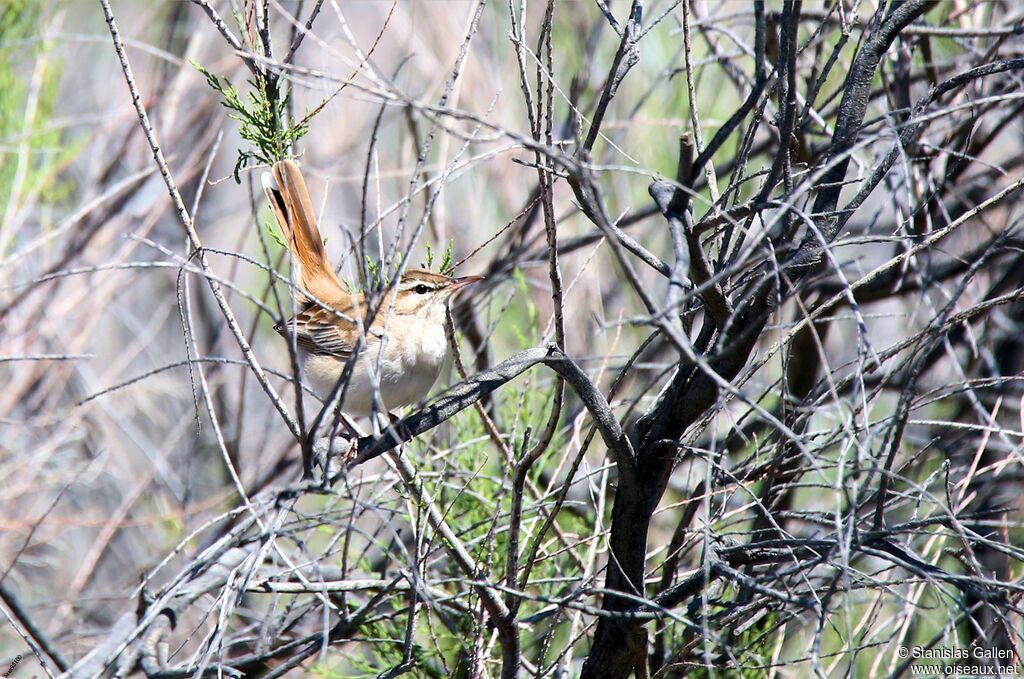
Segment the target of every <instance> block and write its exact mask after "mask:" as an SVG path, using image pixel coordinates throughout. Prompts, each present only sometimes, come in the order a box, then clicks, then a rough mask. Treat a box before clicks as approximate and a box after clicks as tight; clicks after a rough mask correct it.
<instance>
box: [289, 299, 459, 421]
mask: <svg viewBox="0 0 1024 679" xmlns="http://www.w3.org/2000/svg"><path fill="white" fill-rule="evenodd" d="M389 325H391V324H389ZM401 325H406V327H404V328H400V327H398V326H401ZM388 334H389V336H390V337H391V339H390V340H389V341H388V342H386V343H385V349H384V355H383V356H379V351H380V345H379V343H377V342H374V343H373V344H372V345H371V347H370V348H369V349H367V350H364V351H363V353H362V355H361V356H360V358H359V360H358V361H357V362H356V366H355V369H354V370H353V372H352V377H351V379H350V380H349V384H348V389H347V390H346V392H345V403H344V406H343V408H342V409H343V410H344V411H345V413H347V414H348V415H351V416H353V417H365V416H367V415H369V414H370V412H371V408H372V403H373V387H374V382H375V381H376V380H375V379H374V375H376V376H377V377H378V378H379V385H380V395H381V398H382V399H383V402H384V406H385V407H386V408H387V409H388V410H389V411H393V410H396V409H398V408H401V407H402V406H407V405H411V404H413V403H417V402H418V401H420V400H422V399H423V398H424V397H425V396H426V395H427V393H428V392H429V391H430V388H431V387H432V386H433V385H434V382H435V381H436V380H437V376H438V375H439V374H440V372H441V367H442V366H443V365H444V360H445V358H446V357H447V355H448V341H447V338H446V337H445V333H444V328H443V327H440V326H438V325H436V324H433V323H430V324H423V323H416V322H415V321H413V320H412V319H410V321H408V322H406V323H395V325H394V326H391V327H390V332H389V333H388ZM396 337H405V338H406V341H403V342H398V341H395V338H396ZM304 368H305V372H306V377H307V378H308V380H309V383H310V386H311V387H312V388H313V390H314V391H315V392H316V393H317V395H319V396H320V397H321V398H322V399H326V398H327V396H329V395H330V393H331V390H332V389H333V388H334V385H335V384H336V383H337V381H338V379H339V378H340V377H341V373H342V370H343V368H344V361H342V360H339V359H338V358H336V357H334V356H323V355H315V354H310V355H307V356H306V358H305V361H304Z"/></svg>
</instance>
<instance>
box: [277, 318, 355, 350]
mask: <svg viewBox="0 0 1024 679" xmlns="http://www.w3.org/2000/svg"><path fill="white" fill-rule="evenodd" d="M339 313H342V314H343V313H344V312H333V311H330V310H328V309H325V308H323V307H321V306H317V305H313V306H310V307H308V308H307V309H305V310H303V311H301V312H300V313H298V314H296V315H295V316H293V317H292V318H290V319H288V321H286V322H284V323H279V324H278V325H277V326H275V328H274V329H275V330H277V331H278V332H279V333H280V334H281V335H283V336H284V337H285V338H286V339H290V336H291V335H292V334H294V335H295V343H296V345H297V346H298V347H299V348H300V349H304V350H305V351H308V352H310V353H312V354H329V355H331V356H337V357H339V358H342V359H347V358H348V357H349V356H351V355H352V350H353V349H354V348H355V344H356V337H357V332H358V331H357V330H356V326H355V324H354V323H352V322H350V321H349V320H347V319H345V318H339V316H338V314H339Z"/></svg>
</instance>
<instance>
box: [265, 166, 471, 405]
mask: <svg viewBox="0 0 1024 679" xmlns="http://www.w3.org/2000/svg"><path fill="white" fill-rule="evenodd" d="M271 169H272V172H273V176H271V175H270V173H264V175H263V177H262V184H263V188H264V192H265V193H266V195H267V199H268V200H269V201H270V207H271V210H272V211H273V213H274V216H275V217H276V219H277V223H278V225H279V226H280V229H281V233H282V235H283V236H284V240H285V241H286V242H287V244H288V248H289V250H290V251H291V255H292V259H293V261H294V264H295V266H296V267H297V269H298V283H299V284H298V286H297V288H296V290H295V302H296V307H297V309H298V313H297V314H295V316H293V317H292V318H290V319H287V320H285V321H282V322H280V323H278V324H277V325H276V326H275V328H274V329H275V330H277V332H278V333H280V334H281V335H282V336H284V337H285V338H286V339H288V340H289V341H291V340H292V338H294V341H295V346H296V348H297V349H298V354H299V360H300V364H301V367H302V369H303V371H304V373H305V376H306V377H307V378H308V382H309V384H310V386H311V387H312V389H313V391H314V392H315V393H316V394H317V395H318V396H319V397H320V398H321V399H324V400H326V399H327V398H328V396H329V395H330V394H331V392H332V391H333V390H334V388H335V386H336V385H337V383H338V381H339V380H340V379H341V377H342V374H343V371H344V369H345V365H346V363H347V362H348V361H349V360H350V358H351V357H352V355H353V353H354V352H356V351H357V350H358V356H357V358H356V360H355V365H354V367H353V370H352V373H351V376H350V378H349V381H348V385H347V387H346V388H345V397H344V400H343V402H342V404H341V410H342V412H344V413H345V414H346V415H348V416H350V417H366V416H370V415H371V414H372V413H373V412H380V413H388V414H390V413H391V412H392V411H393V410H395V409H398V408H401V407H403V406H408V405H412V404H414V403H418V402H420V401H421V400H423V399H424V398H425V397H426V395H427V394H428V393H429V392H430V389H431V388H432V387H433V385H434V382H436V381H437V378H438V375H439V374H440V372H441V368H442V366H443V364H444V361H445V359H446V358H447V356H448V353H449V347H448V339H447V334H446V333H445V319H446V317H447V309H448V303H449V302H450V301H451V300H452V299H453V298H454V297H455V296H456V295H458V294H460V293H462V292H463V291H465V290H466V289H467V288H469V287H470V286H471V285H472V284H474V283H476V282H477V281H480V280H482V279H483V277H482V276H463V277H459V278H453V277H450V276H446V275H444V274H440V273H436V272H433V271H429V270H426V269H409V270H406V271H405V273H403V274H402V276H401V278H400V279H399V280H398V281H397V283H395V284H393V285H392V286H390V288H391V289H390V291H388V292H386V294H385V296H384V297H383V301H382V302H381V303H380V306H379V309H378V311H377V313H376V314H375V315H374V317H373V318H372V320H371V319H368V318H367V312H368V310H369V309H368V302H367V299H366V295H365V294H364V293H362V292H355V291H353V290H350V289H347V288H346V287H345V286H344V285H342V284H341V281H340V280H339V279H338V277H337V275H336V274H335V272H334V268H333V267H332V266H331V262H330V259H329V258H328V255H327V249H326V247H325V246H324V241H323V238H322V236H321V233H320V228H319V226H318V225H317V219H316V215H315V213H314V211H313V203H312V201H311V200H310V196H309V190H308V189H307V188H306V182H305V180H304V179H303V177H302V172H301V171H300V169H299V165H298V163H296V162H295V161H293V160H281V161H278V162H276V163H274V165H273V166H272V168H271ZM368 320H369V323H367V321H368ZM360 338H362V341H361V342H360V341H359V340H360ZM392 418H393V416H392Z"/></svg>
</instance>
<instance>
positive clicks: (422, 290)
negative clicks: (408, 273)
mask: <svg viewBox="0 0 1024 679" xmlns="http://www.w3.org/2000/svg"><path fill="white" fill-rule="evenodd" d="M412 291H413V292H415V293H416V294H417V295H425V294H427V293H428V292H430V287H429V286H426V285H423V284H422V283H420V284H419V285H417V286H416V287H415V288H413V289H412Z"/></svg>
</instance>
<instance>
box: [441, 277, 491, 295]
mask: <svg viewBox="0 0 1024 679" xmlns="http://www.w3.org/2000/svg"><path fill="white" fill-rule="evenodd" d="M483 279H484V277H483V276H463V277H461V278H456V279H453V280H452V282H451V283H450V284H449V287H448V289H449V290H450V291H451V294H453V295H454V294H456V293H458V292H459V291H460V290H462V289H463V288H466V287H469V286H470V285H473V283H476V282H478V281H482V280H483Z"/></svg>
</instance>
